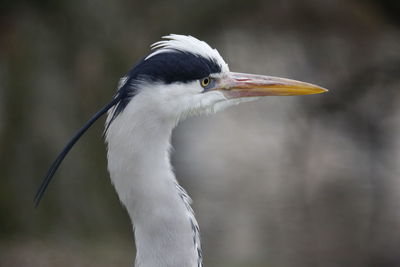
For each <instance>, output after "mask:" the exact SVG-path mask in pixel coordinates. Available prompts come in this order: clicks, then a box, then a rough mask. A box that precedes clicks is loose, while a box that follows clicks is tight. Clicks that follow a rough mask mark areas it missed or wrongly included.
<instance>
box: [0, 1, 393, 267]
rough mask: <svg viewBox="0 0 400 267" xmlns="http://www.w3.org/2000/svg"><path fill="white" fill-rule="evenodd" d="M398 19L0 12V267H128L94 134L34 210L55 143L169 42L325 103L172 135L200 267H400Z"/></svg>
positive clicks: (240, 5)
mask: <svg viewBox="0 0 400 267" xmlns="http://www.w3.org/2000/svg"><path fill="white" fill-rule="evenodd" d="M399 3H400V2H399V1H396V0H336V1H330V0H302V1H300V0H280V1H266V0H262V1H261V0H260V1H253V0H249V1H239V0H232V1H227V0H225V1H211V0H203V1H193V0H192V1H176V0H171V1H161V0H157V1H99V0H83V1H76V0H68V1H67V0H59V1H21V0H12V1H11V0H3V1H1V9H0V179H1V181H0V184H1V186H0V266H4V267H9V266H11V267H14V266H15V267H19V266H30V267H33V266H41V267H47V266H61V267H62V266H97V267H99V266H132V264H133V259H134V253H135V248H134V243H133V234H132V233H131V225H130V221H129V218H128V216H127V215H126V212H125V210H124V209H123V208H122V207H121V205H120V204H119V201H118V199H117V195H116V194H115V192H114V189H113V188H112V186H111V184H110V181H109V177H108V173H107V168H106V154H105V146H104V144H103V140H102V137H101V134H102V129H103V122H104V119H102V120H101V121H100V122H98V123H97V124H96V125H95V126H94V127H93V128H92V129H91V130H90V131H89V132H88V133H87V134H86V136H85V137H84V138H83V139H82V140H80V141H79V143H78V145H77V146H76V147H75V148H74V149H73V150H72V151H71V153H70V154H69V156H68V157H67V159H66V160H65V162H64V163H63V165H62V166H61V168H60V169H59V171H58V173H57V175H56V179H55V181H54V183H52V184H51V186H50V188H49V191H48V192H47V194H46V195H45V197H44V199H43V201H42V203H41V205H40V207H39V208H38V209H35V208H34V207H33V196H34V193H35V190H36V188H37V187H38V185H39V184H40V182H41V179H42V177H43V175H44V174H45V173H46V170H47V168H48V166H49V165H50V163H51V162H52V160H53V159H54V158H55V156H56V155H57V153H58V152H59V151H60V149H61V148H62V147H63V145H64V144H65V143H66V141H67V140H68V139H69V137H71V136H72V134H73V133H74V132H75V131H76V130H77V129H78V128H79V127H80V126H81V125H83V123H84V122H85V121H86V120H87V119H88V118H89V117H90V116H91V115H92V114H93V113H94V112H95V111H96V110H98V109H99V108H100V107H102V106H103V105H104V104H105V103H107V102H108V101H109V100H110V98H111V97H112V95H113V94H114V92H115V88H116V84H117V82H118V79H119V78H120V77H121V76H122V75H123V74H124V73H126V72H127V71H128V70H129V68H130V67H131V66H132V65H133V64H134V62H136V61H137V60H138V59H140V58H141V57H142V56H143V55H145V54H146V53H148V52H149V45H150V44H152V43H153V42H155V41H158V40H159V39H160V37H161V36H163V35H166V34H169V33H181V34H190V35H194V36H196V37H198V38H200V39H203V40H206V41H207V42H208V43H209V44H210V45H211V46H213V47H216V48H218V50H219V52H220V53H221V54H222V56H223V57H224V58H225V59H226V61H227V62H228V63H229V66H230V68H231V70H235V71H239V72H249V73H259V74H269V75H273V76H283V77H288V78H293V79H299V80H304V81H308V82H312V83H316V84H319V85H322V86H324V87H326V88H329V89H330V91H329V93H328V94H323V95H314V96H300V97H269V98H267V99H262V100H259V101H257V102H253V103H245V104H242V105H239V106H237V107H234V108H230V109H229V110H226V111H224V112H221V113H218V114H216V115H213V116H209V117H196V118H191V119H188V120H186V121H185V122H183V123H181V124H180V125H179V126H178V128H177V129H176V130H175V132H174V137H173V145H174V147H175V151H174V152H173V162H174V165H175V168H176V173H177V176H178V178H179V181H180V182H181V183H182V184H183V186H184V187H185V188H186V189H187V191H188V192H189V194H190V195H191V196H192V198H193V199H194V205H193V206H194V209H195V211H196V214H197V217H198V220H199V223H200V226H201V230H202V239H203V249H204V256H205V266H213V267H220V266H233V267H239V266H250V267H252V266H255V267H260V266H266V267H269V266H274V267H286V266H288V267H289V266H296V267H303V266H304V267H310V266H311V267H312V266H324V267H331V266H332V267H336V266H338V267H339V266H340V267H343V266H351V267H358V266H360V267H366V266H371V267H372V266H374V267H375V266H376V267H378V266H379V267H395V266H400V250H399V248H400V165H399V163H400V162H399V161H400V28H399V26H400V4H399Z"/></svg>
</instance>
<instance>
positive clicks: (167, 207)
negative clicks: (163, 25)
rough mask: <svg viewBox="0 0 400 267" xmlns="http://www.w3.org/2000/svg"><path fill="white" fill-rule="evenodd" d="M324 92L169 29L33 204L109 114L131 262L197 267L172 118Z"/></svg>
mask: <svg viewBox="0 0 400 267" xmlns="http://www.w3.org/2000/svg"><path fill="white" fill-rule="evenodd" d="M326 91H327V90H326V89H324V88H322V87H320V86H317V85H314V84H310V83H305V82H301V81H296V80H290V79H285V78H279V77H272V76H264V75H256V74H245V73H238V72H231V71H230V70H229V67H228V64H227V63H226V62H225V61H224V59H223V58H222V57H221V55H220V54H219V52H218V51H217V50H216V49H213V48H211V47H210V46H209V45H208V44H207V43H206V42H204V41H200V40H198V39H197V38H195V37H193V36H190V35H188V36H187V35H178V34H170V35H167V36H164V37H163V38H162V40H161V41H158V42H156V43H154V44H153V45H152V46H151V51H150V52H149V54H148V55H147V56H145V57H144V58H143V59H141V60H139V61H138V63H137V64H136V65H135V66H134V67H133V68H132V69H131V70H130V71H129V72H128V73H127V74H126V75H125V76H124V77H123V78H121V79H120V81H119V84H118V88H117V91H116V93H115V94H114V97H113V98H112V100H111V101H110V102H109V103H108V104H107V105H105V106H104V107H103V108H102V109H100V110H99V111H98V112H97V113H95V115H94V116H93V117H92V118H91V119H90V120H89V121H88V122H87V123H86V124H85V125H84V126H83V127H82V128H81V129H80V130H79V131H78V132H77V133H76V134H75V135H74V136H73V137H72V139H71V140H70V141H69V142H68V143H67V145H66V146H65V147H64V149H63V150H62V151H61V153H60V154H59V155H58V157H57V158H56V159H55V161H54V162H53V164H52V165H51V166H50V168H49V170H48V172H47V175H46V176H45V177H44V180H43V182H42V184H41V185H40V187H39V189H38V191H37V193H36V196H35V205H36V206H37V205H38V204H39V202H40V200H41V199H42V197H43V194H44V192H45V190H46V188H47V187H48V185H49V183H50V182H51V181H52V178H53V177H54V174H55V172H56V170H57V169H58V167H59V166H60V164H61V162H62V161H63V159H64V158H65V156H66V155H67V153H68V152H69V151H70V150H71V148H72V147H73V146H74V144H75V143H76V142H77V141H78V139H79V138H80V137H81V136H82V135H83V134H84V133H85V132H86V131H87V130H88V129H89V128H90V126H91V125H92V124H93V123H94V122H95V121H96V120H97V119H99V118H100V117H101V116H102V115H104V114H105V113H107V119H106V123H105V130H104V136H105V142H106V144H107V159H108V171H109V174H110V178H111V181H112V184H113V185H114V187H115V190H116V192H117V194H118V197H119V200H120V202H121V203H122V205H123V206H124V207H125V208H126V210H127V212H128V214H129V217H130V219H131V222H132V228H133V232H134V239H135V244H136V259H135V266H136V267H161V266H163V267H195V266H196V267H202V266H203V260H202V258H203V257H202V249H201V241H200V230H199V225H198V223H197V221H196V218H195V215H194V212H193V210H192V208H191V204H192V200H191V198H190V197H189V195H188V194H187V192H186V191H185V189H184V188H182V187H181V186H180V185H179V183H178V181H177V179H176V177H175V175H174V171H173V168H172V166H171V162H170V151H171V135H172V131H173V129H174V128H175V126H176V125H177V124H178V122H180V121H182V120H183V119H185V118H187V117H190V116H193V115H199V114H211V113H215V112H217V111H219V110H223V109H225V108H227V107H230V106H233V105H236V104H238V103H241V102H249V101H253V100H256V99H258V98H261V97H265V96H287V95H308V94H317V93H323V92H326Z"/></svg>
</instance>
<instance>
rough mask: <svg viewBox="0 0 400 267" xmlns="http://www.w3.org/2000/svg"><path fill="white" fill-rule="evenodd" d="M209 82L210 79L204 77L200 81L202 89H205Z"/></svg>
mask: <svg viewBox="0 0 400 267" xmlns="http://www.w3.org/2000/svg"><path fill="white" fill-rule="evenodd" d="M210 82H211V79H210V77H206V78H204V79H202V80H201V81H200V84H201V86H202V87H207V86H208V85H209V84H210Z"/></svg>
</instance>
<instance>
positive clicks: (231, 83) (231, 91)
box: [215, 72, 328, 98]
mask: <svg viewBox="0 0 400 267" xmlns="http://www.w3.org/2000/svg"><path fill="white" fill-rule="evenodd" d="M215 90H220V91H222V92H223V93H224V95H225V96H226V97H227V98H241V97H257V96H284V95H311V94H320V93H325V92H327V91H328V90H326V89H325V88H322V87H320V86H317V85H314V84H311V83H305V82H300V81H295V80H290V79H285V78H279V77H271V76H263V75H254V74H245V73H238V72H230V73H229V75H227V76H226V77H223V78H221V79H220V80H219V82H218V83H217V86H216V87H215Z"/></svg>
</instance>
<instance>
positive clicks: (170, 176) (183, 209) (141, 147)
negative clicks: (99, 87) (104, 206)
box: [106, 100, 202, 267]
mask: <svg viewBox="0 0 400 267" xmlns="http://www.w3.org/2000/svg"><path fill="white" fill-rule="evenodd" d="M132 101H135V100H132ZM138 114H140V116H139V115H138ZM143 114H146V116H145V117H143ZM123 122H129V123H123ZM175 124H176V120H175V119H174V118H171V119H169V118H165V117H163V116H162V111H159V112H158V111H157V110H154V109H153V110H146V107H144V106H141V105H140V101H138V102H137V103H136V104H134V103H132V105H131V104H130V105H128V106H127V108H126V109H125V110H124V112H122V113H121V114H119V115H118V117H117V118H116V119H115V120H114V121H113V122H112V124H111V126H110V128H109V129H108V131H107V136H106V140H107V143H108V154H107V156H108V169H109V172H110V176H111V180H112V182H113V184H114V186H115V189H116V191H117V193H118V195H119V198H120V200H121V202H122V203H123V204H124V206H125V207H126V209H127V211H128V213H129V215H130V218H131V220H132V224H133V227H134V233H135V242H136V248H137V254H136V262H135V266H137V267H139V266H140V267H161V266H163V267H201V266H202V258H201V245H200V238H199V228H198V224H197V221H196V219H195V217H194V214H193V210H192V209H191V207H190V203H191V200H190V198H189V196H188V195H187V193H186V192H185V190H184V189H183V188H182V187H181V186H180V185H179V184H178V182H177V181H176V179H175V176H174V173H173V171H172V168H171V164H170V159H169V151H170V138H171V133H172V129H173V128H174V126H175Z"/></svg>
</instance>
